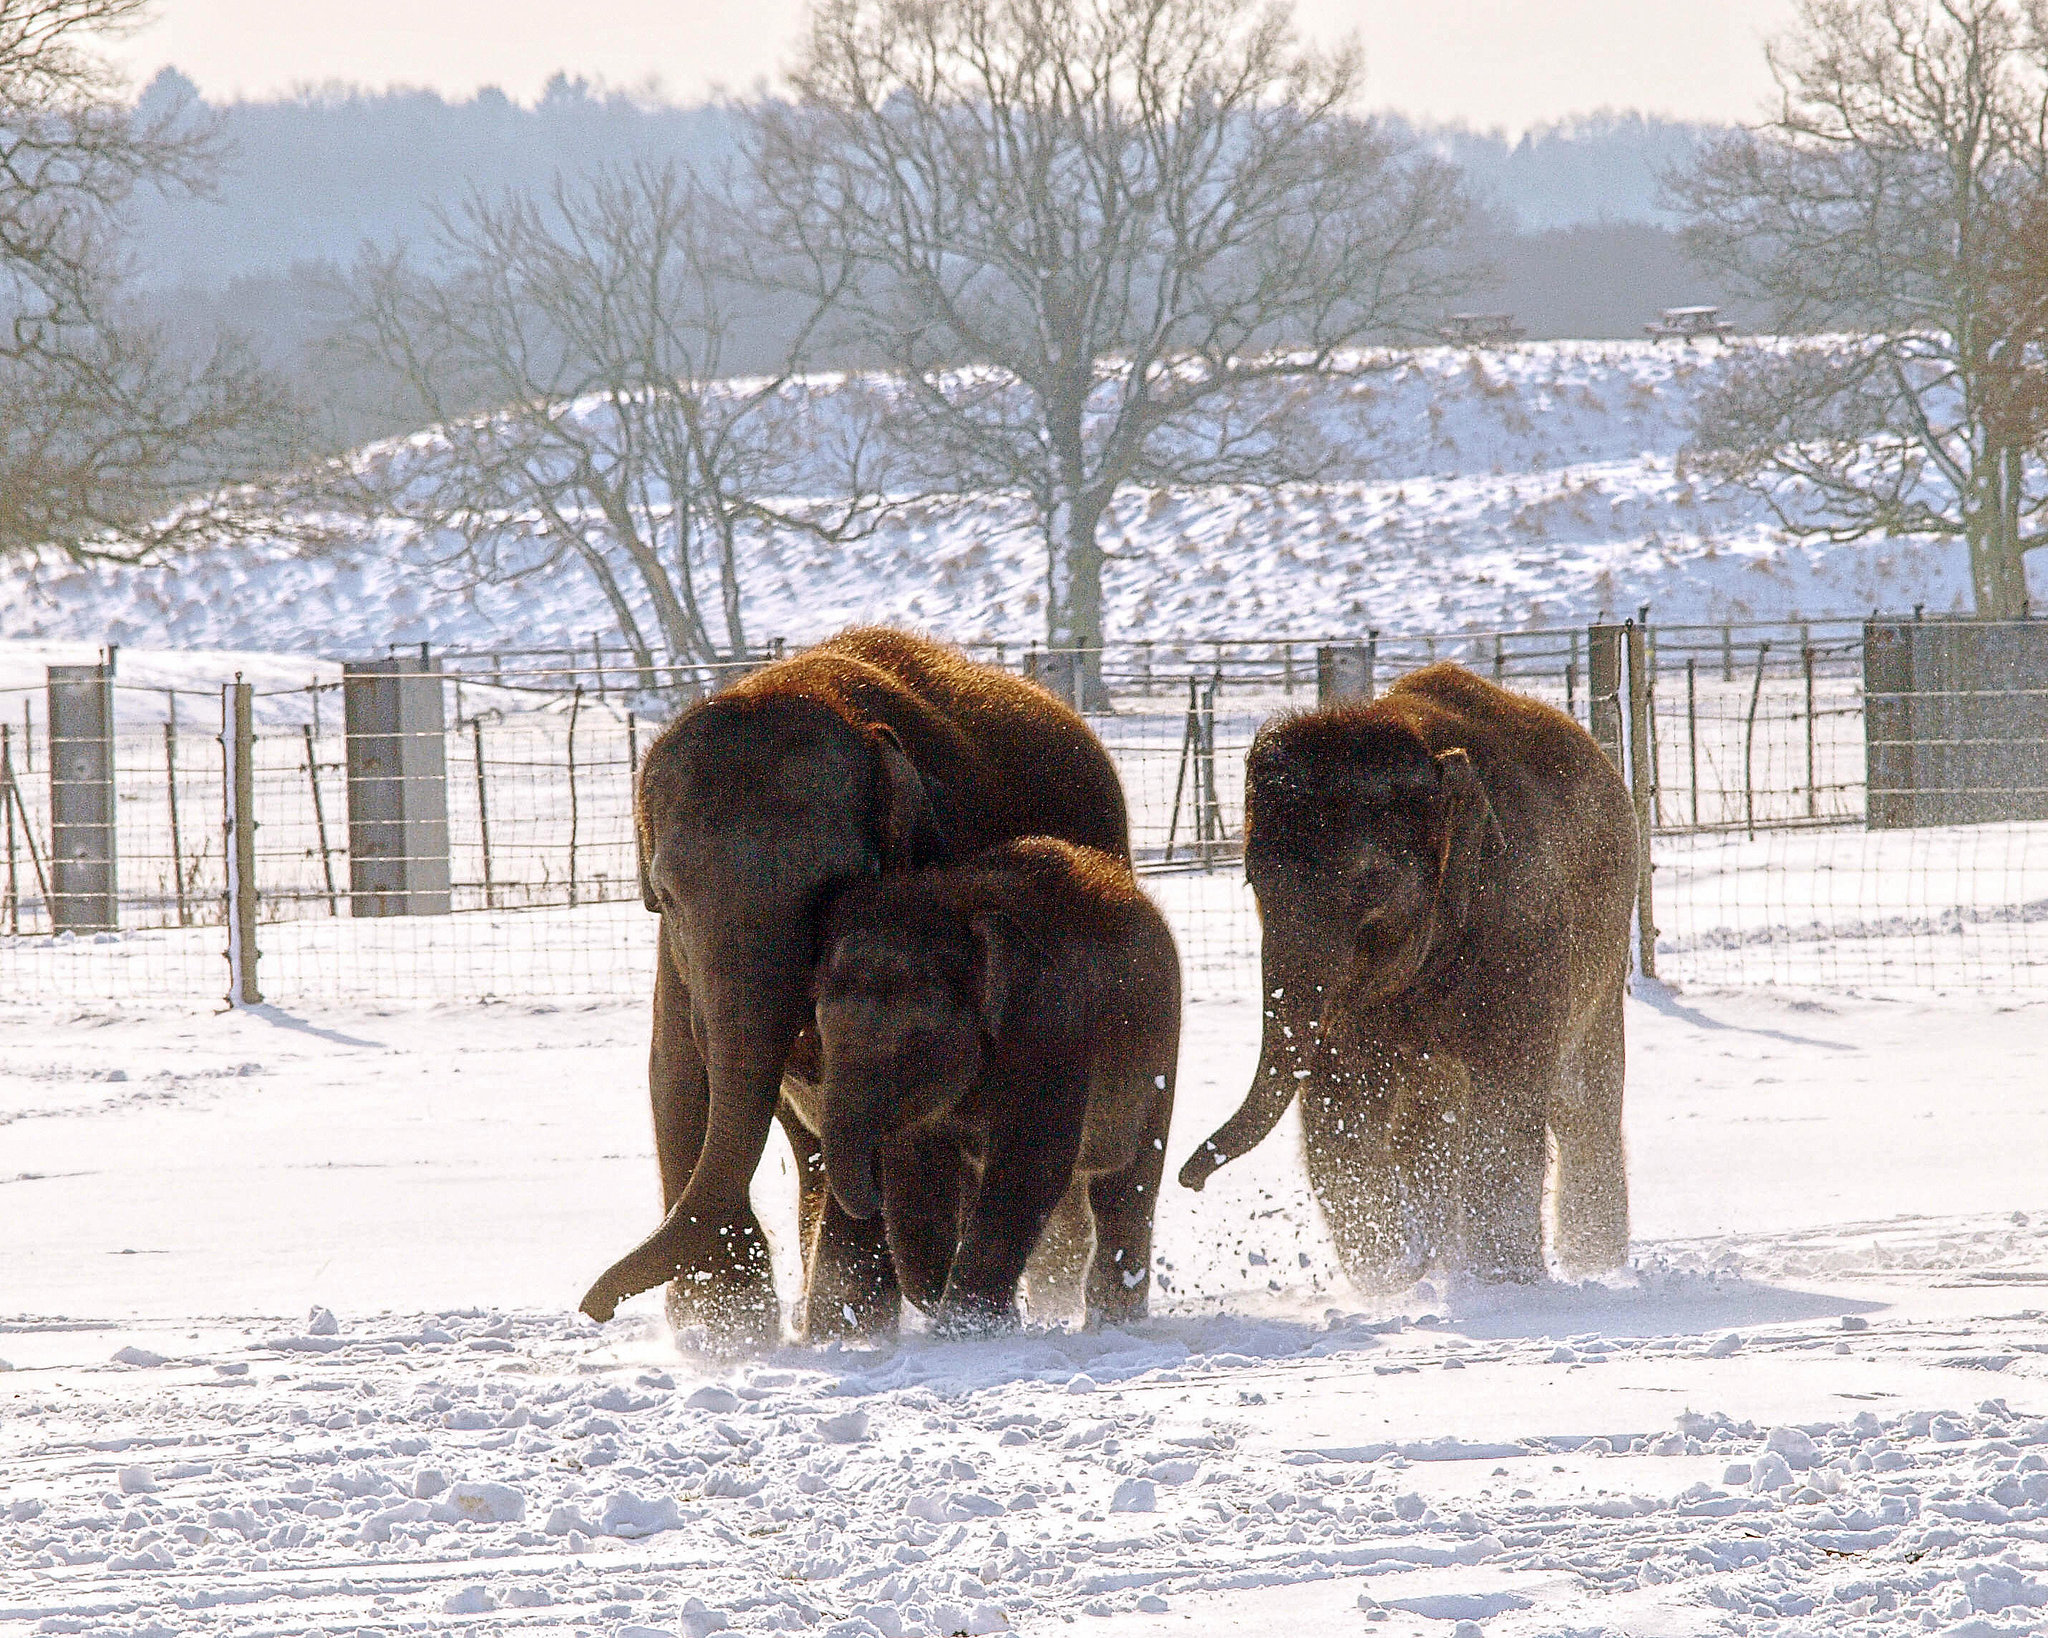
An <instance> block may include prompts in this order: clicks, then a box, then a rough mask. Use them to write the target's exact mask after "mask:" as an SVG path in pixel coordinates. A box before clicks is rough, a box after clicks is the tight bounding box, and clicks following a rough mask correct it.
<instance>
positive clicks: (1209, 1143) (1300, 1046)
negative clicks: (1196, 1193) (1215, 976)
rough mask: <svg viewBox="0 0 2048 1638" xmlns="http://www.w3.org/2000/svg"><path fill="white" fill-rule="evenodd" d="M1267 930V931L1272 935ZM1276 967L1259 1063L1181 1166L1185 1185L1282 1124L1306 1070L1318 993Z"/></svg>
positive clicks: (1269, 976) (1270, 968) (1269, 978)
mask: <svg viewBox="0 0 2048 1638" xmlns="http://www.w3.org/2000/svg"><path fill="white" fill-rule="evenodd" d="M1270 936H1271V934H1270V933H1269V934H1268V937H1270ZM1275 979H1276V969H1275V966H1274V964H1272V963H1268V964H1267V967H1266V970H1265V974H1264V985H1263V987H1264V990H1265V1015H1266V1016H1265V1027H1264V1029H1263V1030H1262V1032H1261V1034H1260V1040H1259V1067H1258V1070H1257V1072H1256V1073H1255V1074H1254V1075H1253V1076H1252V1084H1251V1090H1250V1091H1248V1092H1246V1093H1245V1096H1244V1102H1243V1103H1241V1104H1239V1105H1238V1107H1237V1112H1236V1113H1235V1114H1234V1115H1232V1116H1231V1117H1230V1119H1228V1120H1227V1121H1225V1122H1224V1123H1223V1124H1222V1125H1221V1126H1219V1127H1217V1128H1216V1130H1215V1131H1214V1132H1212V1133H1211V1134H1210V1135H1209V1136H1208V1138H1206V1139H1205V1140H1204V1141H1203V1142H1202V1143H1201V1145H1200V1146H1199V1147H1198V1148H1197V1149H1196V1150H1195V1152H1194V1153H1193V1154H1191V1155H1189V1156H1188V1158H1187V1160H1186V1161H1185V1162H1184V1163H1183V1164H1182V1166H1181V1169H1180V1184H1181V1187H1182V1188H1184V1189H1195V1190H1199V1189H1200V1188H1201V1187H1202V1185H1203V1184H1205V1183H1207V1182H1208V1181H1209V1177H1210V1174H1211V1173H1213V1172H1215V1171H1216V1170H1217V1169H1218V1168H1219V1167H1222V1166H1224V1165H1227V1164H1228V1163H1229V1162H1230V1161H1233V1160H1235V1159H1236V1158H1237V1157H1238V1156H1239V1155H1241V1154H1244V1153H1245V1152H1246V1151H1247V1150H1250V1149H1254V1148H1256V1147H1257V1146H1258V1145H1259V1144H1260V1143H1262V1142H1263V1141H1264V1140H1265V1138H1266V1135H1267V1133H1269V1132H1271V1131H1272V1130H1273V1128H1274V1127H1275V1126H1277V1125H1278V1124H1279V1123H1280V1117H1281V1116H1282V1115H1284V1114H1286V1113H1287V1106H1288V1105H1289V1104H1290V1103H1292V1102H1293V1101H1294V1094H1295V1092H1296V1090H1297V1089H1298V1088H1299V1087H1300V1085H1301V1083H1302V1081H1303V1080H1305V1079H1306V1078H1307V1076H1308V1075H1309V1074H1310V1070H1309V1068H1308V1064H1309V1062H1310V1059H1311V1055H1312V1054H1313V1053H1314V1052H1316V1051H1317V1049H1318V1047H1319V1042H1318V1041H1317V1040H1316V1039H1315V1036H1314V1034H1313V1030H1314V1024H1313V1022H1312V1021H1313V1020H1314V1019H1315V1018H1316V1017H1317V1016H1318V1014H1319V1013H1320V1011H1321V996H1320V993H1319V992H1318V991H1317V990H1316V989H1315V987H1314V986H1313V985H1312V984H1303V985H1301V986H1299V987H1300V988H1301V989H1302V991H1303V993H1301V994H1300V995H1299V996H1297V995H1296V993H1295V991H1296V988H1297V986H1294V985H1288V984H1284V983H1279V982H1276V981H1275Z"/></svg>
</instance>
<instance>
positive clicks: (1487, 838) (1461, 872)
mask: <svg viewBox="0 0 2048 1638" xmlns="http://www.w3.org/2000/svg"><path fill="white" fill-rule="evenodd" d="M1436 767H1437V778H1438V781H1439V783H1440V785H1441V788H1442V791H1443V835H1442V838H1441V840H1440V842H1439V843H1438V846H1439V850H1440V852H1439V857H1438V860H1437V913H1436V919H1437V926H1438V928H1439V931H1440V932H1441V931H1443V930H1448V929H1450V928H1455V927H1460V926H1462V925H1463V924H1464V921H1465V913H1466V911H1467V910H1469V909H1470V908H1471V904H1472V895H1473V894H1474V893H1475V892H1477V891H1478V888H1479V883H1480V877H1481V867H1482V866H1483V865H1484V864H1486V863H1488V862H1490V861H1492V860H1494V859H1498V858H1499V857H1500V856H1501V855H1502V854H1503V853H1505V852H1506V851H1507V837H1506V835H1505V834H1504V833H1503V832H1502V830H1501V828H1500V820H1499V819H1498V818H1496V817H1495V815H1494V811H1493V803H1492V802H1491V801H1490V800H1489V799H1488V797H1487V794H1486V786H1485V784H1484V783H1483V782H1482V781H1481V779H1480V777H1479V770H1478V769H1477V768H1475V767H1473V766H1472V759H1471V757H1469V756H1467V755H1466V754H1465V752H1464V750H1463V749H1462V748H1460V747H1456V746H1454V747H1452V748H1451V749H1450V750H1448V751H1441V752H1439V753H1438V754H1437V759H1436Z"/></svg>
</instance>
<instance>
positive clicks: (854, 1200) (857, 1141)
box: [822, 1121, 882, 1222]
mask: <svg viewBox="0 0 2048 1638" xmlns="http://www.w3.org/2000/svg"><path fill="white" fill-rule="evenodd" d="M822 1141H823V1145H824V1149H825V1180H826V1181H827V1182H828V1183H830V1184H831V1186H832V1197H833V1198H834V1199H835V1200H837V1201H838V1202H839V1209H840V1210H841V1211H843V1212H845V1213H846V1215H847V1216H849V1217H852V1218H855V1219H857V1220H859V1221H861V1222H865V1221H867V1220H868V1219H869V1218H871V1217H874V1216H875V1215H877V1214H878V1213H879V1212H880V1211H881V1209H882V1188H881V1184H880V1182H879V1181H878V1180H877V1177H876V1170H875V1147H876V1144H875V1136H874V1133H873V1132H871V1131H868V1130H865V1129H864V1128H856V1127H852V1126H847V1125H841V1124H840V1123H839V1122H837V1121H834V1122H832V1123H830V1124H828V1125H827V1127H826V1129H825V1133H824V1136H823V1139H822Z"/></svg>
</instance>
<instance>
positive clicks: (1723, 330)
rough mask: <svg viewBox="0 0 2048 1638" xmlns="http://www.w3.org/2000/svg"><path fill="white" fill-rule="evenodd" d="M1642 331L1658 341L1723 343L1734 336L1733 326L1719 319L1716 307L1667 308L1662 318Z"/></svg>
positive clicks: (1719, 314)
mask: <svg viewBox="0 0 2048 1638" xmlns="http://www.w3.org/2000/svg"><path fill="white" fill-rule="evenodd" d="M1643 330H1644V333H1645V334H1648V335H1652V336H1655V337H1656V338H1657V339H1658V340H1659V341H1725V340H1726V339H1727V338H1728V337H1729V336H1732V335H1733V334H1735V326H1734V325H1732V324H1730V323H1729V322H1728V321H1727V320H1726V319H1724V318H1722V317H1721V309H1720V308H1718V307H1667V308H1665V309H1664V314H1663V317H1661V318H1660V319H1658V320H1657V321H1656V322H1655V323H1654V324H1646V325H1644V326H1643Z"/></svg>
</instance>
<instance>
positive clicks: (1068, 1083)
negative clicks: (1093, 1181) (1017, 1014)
mask: <svg viewBox="0 0 2048 1638" xmlns="http://www.w3.org/2000/svg"><path fill="white" fill-rule="evenodd" d="M1033 1074H1034V1076H1035V1077H1036V1078H1037V1079H1039V1080H1040V1082H1041V1084H1040V1085H1038V1086H1035V1087H1032V1088H1031V1089H1030V1090H1029V1092H1028V1093H1027V1094H1026V1095H1024V1096H1018V1097H1013V1098H1008V1099H1003V1100H1001V1102H1003V1103H1007V1104H1008V1105H1009V1106H1010V1107H1012V1108H1018V1109H1029V1110H1031V1112H1032V1118H1031V1121H1030V1122H1029V1124H1028V1127H1027V1126H1025V1124H1024V1123H1022V1122H1020V1123H1018V1126H1017V1127H1013V1128H1011V1129H1009V1130H1005V1131H998V1132H995V1133H992V1134H991V1136H990V1141H989V1148H988V1157H987V1160H986V1161H985V1163H984V1164H983V1166H982V1171H981V1178H980V1181H979V1183H978V1185H977V1186H976V1188H975V1189H974V1192H973V1196H972V1198H971V1200H970V1201H969V1202H968V1204H967V1207H966V1209H965V1210H964V1211H963V1212H962V1213H961V1221H960V1247H959V1250H957V1251H956V1252H955V1253H954V1254H953V1267H952V1270H951V1271H950V1272H949V1273H948V1274H947V1276H946V1291H945V1295H944V1296H943V1297H942V1298H941V1299H940V1302H939V1309H938V1313H937V1314H936V1316H935V1317H934V1324H933V1329H934V1330H935V1331H937V1332H938V1333H939V1334H940V1335H942V1336H972V1335H983V1334H987V1333H989V1332H994V1331H1009V1330H1014V1329H1015V1328H1016V1324H1017V1284H1018V1282H1019V1281H1020V1280H1022V1279H1023V1277H1024V1265H1025V1264H1026V1263H1027V1262H1028V1261H1029V1260H1030V1257H1031V1253H1032V1251H1033V1250H1034V1249H1035V1248H1036V1247H1037V1245H1038V1240H1039V1236H1040V1235H1042V1234H1043V1233H1044V1232H1045V1225H1046V1221H1047V1219H1049V1218H1050V1217H1051V1216H1052V1214H1053V1210H1054V1208H1055V1207H1057V1206H1058V1205H1059V1203H1060V1199H1061V1197H1062V1196H1063V1195H1065V1194H1066V1192H1067V1190H1068V1188H1069V1187H1070V1186H1071V1185H1072V1183H1073V1181H1074V1162H1075V1160H1076V1158H1077V1157H1078V1156H1079V1154H1080V1151H1081V1126H1082V1121H1083V1118H1084V1115H1085V1113H1086V1110H1087V1104H1088V1083H1087V1077H1086V1075H1085V1073H1084V1072H1083V1071H1082V1069H1081V1067H1080V1066H1079V1065H1078V1064H1067V1065H1062V1064H1038V1065H1034V1066H1033Z"/></svg>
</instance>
